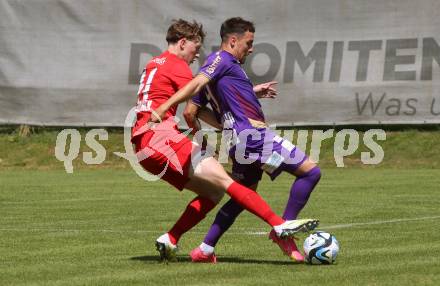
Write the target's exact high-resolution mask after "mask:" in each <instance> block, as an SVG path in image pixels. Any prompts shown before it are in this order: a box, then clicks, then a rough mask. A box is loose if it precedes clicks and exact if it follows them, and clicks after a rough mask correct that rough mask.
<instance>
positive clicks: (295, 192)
mask: <svg viewBox="0 0 440 286" xmlns="http://www.w3.org/2000/svg"><path fill="white" fill-rule="evenodd" d="M320 178H321V170H320V169H319V167H318V166H316V167H314V168H313V169H311V170H310V171H308V172H307V173H305V174H304V175H302V176H299V177H297V178H296V180H295V182H293V185H292V187H291V188H290V196H289V200H288V201H287V205H286V209H285V210H284V214H283V219H285V220H292V219H296V218H297V217H298V214H299V212H300V211H301V210H302V209H303V208H304V206H305V205H306V203H307V201H308V200H309V197H310V194H311V193H312V191H313V188H314V187H315V186H316V184H317V183H318V182H319V179H320Z"/></svg>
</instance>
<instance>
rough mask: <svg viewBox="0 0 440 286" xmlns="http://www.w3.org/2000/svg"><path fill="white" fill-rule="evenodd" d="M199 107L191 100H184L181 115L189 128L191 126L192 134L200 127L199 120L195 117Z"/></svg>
mask: <svg viewBox="0 0 440 286" xmlns="http://www.w3.org/2000/svg"><path fill="white" fill-rule="evenodd" d="M199 109H200V107H199V106H198V105H196V104H194V103H193V102H192V101H191V100H188V101H187V102H186V106H185V110H184V111H183V117H184V118H185V121H186V124H188V127H189V128H192V131H191V133H192V134H193V135H194V134H195V133H196V132H197V131H199V130H200V129H202V127H201V125H200V121H199V119H198V118H197V114H198V113H199Z"/></svg>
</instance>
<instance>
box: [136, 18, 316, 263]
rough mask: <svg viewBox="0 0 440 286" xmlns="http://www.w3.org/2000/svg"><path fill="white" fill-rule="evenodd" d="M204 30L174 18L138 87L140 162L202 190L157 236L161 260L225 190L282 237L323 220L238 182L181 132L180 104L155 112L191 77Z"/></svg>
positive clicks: (167, 177) (173, 255) (174, 181)
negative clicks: (287, 213) (274, 204)
mask: <svg viewBox="0 0 440 286" xmlns="http://www.w3.org/2000/svg"><path fill="white" fill-rule="evenodd" d="M204 36H205V33H204V32H203V29H202V25H200V24H199V23H197V22H193V23H190V22H187V21H185V20H182V19H179V20H177V21H174V22H173V24H172V25H171V26H170V27H169V29H168V32H167V36H166V40H167V42H168V49H167V51H165V52H164V53H162V54H161V55H159V56H157V57H154V58H153V59H152V60H150V61H149V62H148V64H147V65H146V68H145V69H144V71H143V73H142V77H141V82H140V86H139V91H138V103H137V107H136V113H137V121H136V123H135V125H134V126H133V128H132V142H133V143H134V144H135V147H136V152H137V153H136V155H137V158H138V160H139V162H140V164H141V165H142V166H143V168H144V169H145V170H147V171H149V172H150V173H152V174H155V175H158V176H160V177H161V178H162V179H163V180H165V181H167V182H168V183H170V184H171V185H173V186H174V187H176V188H177V189H178V190H183V189H184V188H186V189H188V190H190V191H193V192H194V193H196V194H197V195H198V196H197V197H196V198H195V199H194V200H192V201H191V202H190V203H189V204H188V206H187V207H186V209H185V211H184V212H183V214H182V215H181V217H180V218H179V219H178V221H177V222H176V224H175V225H174V226H173V227H172V228H171V229H170V230H169V231H168V232H167V233H165V234H163V235H162V236H160V237H159V238H158V239H157V240H156V247H157V250H158V251H159V254H160V257H161V259H162V260H169V261H174V260H176V251H177V243H178V241H179V239H180V237H181V236H182V235H183V234H184V233H185V232H187V231H188V230H190V229H191V228H192V227H194V226H195V225H197V224H198V223H199V222H200V221H201V220H202V219H203V218H204V217H205V216H206V214H207V213H208V212H209V211H210V210H211V209H213V208H214V207H215V205H216V204H218V203H219V202H220V200H221V199H222V197H223V195H224V193H225V192H226V193H227V194H228V195H229V196H231V198H232V199H234V200H235V201H236V202H237V203H238V204H239V205H241V206H242V207H243V208H244V209H246V210H248V211H250V212H252V213H253V214H255V215H256V216H258V217H260V218H261V219H263V220H264V221H265V222H267V223H268V224H269V225H271V226H272V227H273V229H274V231H275V233H276V235H277V236H279V237H287V236H291V235H293V234H294V233H296V232H299V231H309V230H312V229H314V228H315V227H316V226H317V225H318V221H317V220H313V219H302V220H289V221H285V220H283V219H282V218H281V217H279V216H277V215H276V214H275V213H274V212H273V211H272V210H271V208H270V206H269V205H268V204H267V203H266V202H265V201H264V200H263V199H262V198H261V197H260V196H259V195H258V194H257V193H256V192H254V191H252V190H250V189H248V188H246V187H244V186H242V185H240V184H238V183H236V182H234V181H233V180H232V179H231V178H230V177H229V176H228V175H227V173H226V172H225V170H224V169H223V167H222V166H221V165H220V164H219V163H218V162H217V161H216V160H215V159H214V158H213V157H209V156H202V153H201V148H200V146H198V144H197V143H195V142H192V141H190V140H189V139H188V138H187V137H186V136H185V135H184V134H182V133H180V132H179V130H178V128H177V124H176V122H175V120H174V116H175V114H176V109H177V106H173V107H171V108H169V109H168V110H167V111H166V112H165V113H161V114H160V116H159V117H160V119H161V120H158V119H157V118H156V117H158V116H155V115H157V114H156V113H155V112H154V110H155V109H157V108H158V107H159V106H161V105H163V104H164V103H165V102H167V100H168V99H169V98H170V97H171V96H172V95H173V94H174V93H176V92H177V91H178V90H179V89H181V88H183V87H184V86H185V85H186V84H187V83H188V82H190V81H191V80H192V73H191V70H190V68H189V64H190V63H191V62H193V61H194V59H196V58H197V57H198V53H199V49H200V47H201V46H202V43H203V39H204ZM153 121H159V122H158V123H153Z"/></svg>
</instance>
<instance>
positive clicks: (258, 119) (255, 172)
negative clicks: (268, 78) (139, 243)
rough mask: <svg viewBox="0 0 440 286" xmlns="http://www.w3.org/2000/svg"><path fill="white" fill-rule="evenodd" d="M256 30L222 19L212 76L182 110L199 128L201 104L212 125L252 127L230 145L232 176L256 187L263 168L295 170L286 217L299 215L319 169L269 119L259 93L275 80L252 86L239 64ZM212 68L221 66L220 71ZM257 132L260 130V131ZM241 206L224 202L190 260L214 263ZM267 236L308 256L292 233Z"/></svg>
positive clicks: (209, 67)
mask: <svg viewBox="0 0 440 286" xmlns="http://www.w3.org/2000/svg"><path fill="white" fill-rule="evenodd" d="M254 32H255V28H254V26H253V24H252V23H251V22H248V21H245V20H243V19H241V18H231V19H228V20H226V21H225V22H224V23H223V24H222V27H221V30H220V35H221V37H222V45H221V50H220V51H219V52H216V53H213V54H211V55H210V56H209V57H208V59H207V61H206V63H205V65H204V66H203V67H202V68H201V71H200V73H203V74H205V75H206V76H208V77H210V78H211V81H210V83H209V84H208V86H207V87H206V88H204V90H202V91H201V92H200V93H199V94H198V95H197V96H195V97H193V98H192V101H190V102H188V104H187V107H186V109H185V112H184V115H185V119H186V120H187V122H188V124H189V126H190V127H193V128H195V129H197V126H199V124H198V122H197V121H196V120H197V118H196V116H197V113H198V112H199V111H200V109H201V108H203V116H202V120H204V121H207V122H208V123H211V125H213V126H214V127H217V128H218V127H219V126H221V123H220V122H223V128H231V127H232V128H233V129H234V130H235V131H236V133H237V134H240V132H241V131H243V130H252V131H253V132H247V131H246V132H244V135H243V136H240V135H238V139H239V141H242V142H245V143H243V144H246V146H242V147H239V146H240V144H242V143H240V142H239V143H238V144H236V146H234V147H232V148H231V150H230V151H229V153H230V157H231V159H232V161H233V166H232V176H233V178H235V179H236V180H237V181H238V182H240V183H241V184H243V185H245V186H247V187H249V188H251V189H253V190H256V189H257V186H258V182H259V181H260V180H261V177H262V173H263V171H265V172H266V173H267V174H268V175H269V176H270V177H271V179H272V180H274V179H275V178H276V177H277V176H278V175H279V174H280V173H281V172H282V171H286V172H289V173H291V174H293V175H295V176H296V177H297V178H296V180H295V181H294V182H293V184H292V187H291V189H290V196H289V200H288V202H287V205H286V208H285V211H284V214H283V218H284V219H289V220H290V219H296V218H297V216H298V214H299V212H300V211H301V210H302V208H303V207H304V206H305V204H306V203H307V201H308V199H309V196H310V193H311V192H312V191H313V189H314V187H315V186H316V184H317V183H318V181H319V180H320V177H321V172H320V169H319V167H318V166H317V165H316V164H315V163H313V162H312V161H311V160H310V159H308V158H307V156H306V155H305V154H304V153H303V152H302V151H301V150H299V149H298V148H296V147H295V146H294V145H293V144H292V143H291V142H290V141H288V140H285V139H283V138H281V137H279V136H277V135H276V134H275V133H274V132H273V131H271V130H270V129H268V128H267V126H266V124H265V120H264V114H263V111H262V110H261V105H260V103H259V101H258V98H264V97H274V96H275V95H276V91H275V89H274V88H273V84H274V82H270V83H266V84H262V85H257V86H255V87H253V86H252V83H251V82H250V80H249V79H248V78H247V76H246V74H245V72H244V70H243V69H242V68H241V66H240V65H241V64H243V63H244V61H245V59H246V56H247V55H248V54H250V53H251V52H252V41H253V34H254ZM232 37H237V39H238V41H240V40H242V41H243V42H244V43H245V44H246V45H245V49H243V50H242V52H241V53H240V49H239V48H238V47H237V45H234V43H233V42H234V39H232ZM246 40H247V41H246ZM231 42H232V43H231ZM231 46H233V48H231ZM234 47H235V48H234ZM246 47H247V52H246ZM219 59H221V60H219ZM213 70H217V73H215V72H213ZM222 76H223V77H222ZM216 79H218V80H216ZM207 103H209V104H210V105H211V108H212V112H213V113H211V114H210V111H211V110H207V109H206V108H205V107H206V105H207ZM209 117H210V119H209ZM206 119H207V120H206ZM213 121H217V124H212V122H213ZM255 133H259V135H260V136H258V134H255ZM248 136H252V137H253V138H257V140H252V139H253V138H252V139H251V140H247V138H246V137H248ZM243 147H245V149H244V148H243ZM239 148H240V149H241V150H242V151H244V150H245V157H246V159H249V158H250V157H252V155H248V154H249V153H252V154H258V155H256V157H255V155H253V157H254V158H253V159H255V161H254V162H253V163H251V164H247V163H246V162H244V163H240V162H239V161H240V160H237V159H239V158H237V149H239ZM267 151H269V152H267ZM264 153H266V154H264ZM238 155H239V156H240V154H238ZM286 155H287V156H286ZM283 156H284V157H283ZM286 157H287V158H286ZM286 159H290V160H286ZM244 161H246V160H244ZM242 211H243V209H242V208H241V207H240V206H239V205H238V204H237V203H235V202H234V201H233V200H229V201H228V202H227V203H226V204H225V205H223V207H222V208H221V209H220V210H219V212H218V213H217V215H216V218H215V221H214V223H213V224H212V226H211V228H210V230H209V231H208V233H207V235H206V237H205V239H204V241H203V243H202V244H201V245H200V246H199V247H197V248H195V249H194V250H193V251H192V252H191V254H190V255H191V258H192V261H194V262H213V263H215V262H216V256H215V254H214V247H215V245H216V244H217V242H218V240H219V239H220V237H221V236H222V235H223V233H224V232H226V231H227V230H228V229H229V227H230V226H231V225H232V224H233V223H234V221H235V219H236V217H237V216H238V215H239V214H240V213H241V212H242ZM269 238H270V239H271V240H272V241H273V242H275V243H277V244H278V245H279V247H280V248H281V250H282V251H283V253H284V254H286V255H287V256H289V257H290V258H291V259H292V260H294V261H297V262H302V261H303V260H304V257H303V256H302V254H301V253H300V252H299V250H298V248H297V246H296V244H295V241H294V239H293V238H287V239H279V238H278V237H276V236H275V235H274V233H273V232H270V234H269Z"/></svg>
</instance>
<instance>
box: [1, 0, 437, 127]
mask: <svg viewBox="0 0 440 286" xmlns="http://www.w3.org/2000/svg"><path fill="white" fill-rule="evenodd" d="M439 11H440V1H437V0H421V1H412V0H387V1H382V0H373V1H362V0H358V1H354V0H352V1H345V0H310V1H251V0H242V1H203V0H192V1H189V0H188V1H177V0H176V1H140V0H139V1H133V0H127V1H116V0H113V1H112V0H105V1H104V0H101V1H98V0H76V1H67V0H66V1H55V0H46V1H43V0H35V1H20V0H16V1H7V0H0V123H24V124H35V125H69V126H72V125H73V126H81V125H88V126H122V125H123V122H124V119H125V116H126V114H127V112H128V111H129V109H130V108H131V107H132V106H133V105H134V104H135V102H136V99H137V98H136V91H137V82H138V80H139V74H140V72H141V70H142V68H143V67H144V65H145V63H146V62H147V61H148V59H149V58H151V57H152V56H153V55H157V54H159V53H160V52H161V51H163V50H164V49H165V48H166V41H165V34H166V31H167V28H168V26H169V25H170V23H171V20H172V19H176V18H184V19H188V20H192V19H196V20H197V21H199V22H201V23H203V24H204V27H205V30H206V31H207V33H208V36H207V39H206V42H205V45H204V55H206V54H208V53H210V52H211V51H213V50H215V49H216V48H217V47H218V46H219V44H220V37H219V29H220V25H221V23H222V22H223V21H224V20H225V19H227V18H229V17H233V16H241V17H243V18H245V19H248V20H251V21H253V22H254V23H255V25H256V34H255V49H254V54H253V55H252V56H251V57H250V58H248V62H247V63H246V71H247V73H248V75H249V76H250V77H251V79H252V80H253V81H254V83H261V82H265V81H271V80H276V81H278V82H279V84H278V90H279V95H278V98H277V99H274V100H269V99H267V100H263V107H264V110H265V113H266V117H267V119H268V122H269V123H270V124H277V125H317V124H319V125H340V124H377V123H381V124H392V123H404V124H420V123H440V29H439V27H440V17H438V12H439ZM204 55H203V56H202V58H201V59H200V61H201V62H202V61H203V58H204ZM197 69H198V64H195V65H194V67H193V71H194V72H196V71H197Z"/></svg>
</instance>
